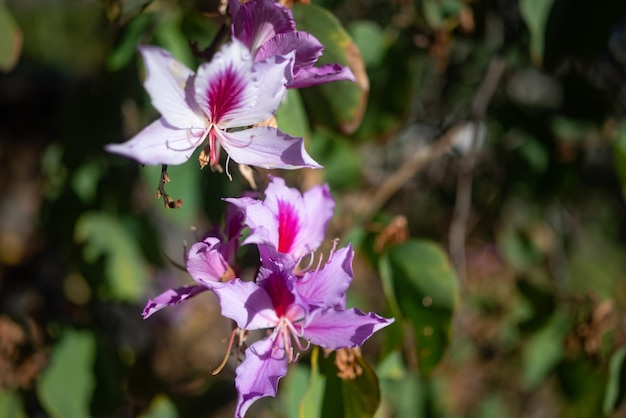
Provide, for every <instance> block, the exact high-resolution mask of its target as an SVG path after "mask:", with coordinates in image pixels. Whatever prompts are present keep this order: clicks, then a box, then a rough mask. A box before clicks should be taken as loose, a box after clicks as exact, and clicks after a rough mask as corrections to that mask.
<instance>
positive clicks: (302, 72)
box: [228, 0, 355, 88]
mask: <svg viewBox="0 0 626 418" xmlns="http://www.w3.org/2000/svg"><path fill="white" fill-rule="evenodd" d="M228 4H229V8H230V13H231V15H232V17H233V25H232V35H233V38H236V39H239V40H240V41H242V42H243V43H244V44H245V45H246V46H247V47H248V48H249V49H250V52H251V53H252V55H253V56H254V61H255V62H264V61H267V60H269V59H271V57H274V56H277V55H279V56H282V55H287V54H289V53H290V52H291V51H295V62H294V65H293V79H292V80H291V81H290V82H289V83H288V84H287V87H288V88H301V87H310V86H315V85H318V84H322V83H328V82H331V81H338V80H349V81H355V78H354V75H353V74H352V71H350V69H349V68H347V67H343V66H341V65H339V64H326V65H322V66H320V67H314V66H313V65H314V64H315V63H316V62H317V60H318V59H319V57H321V56H322V53H323V51H324V46H323V45H322V44H321V43H320V42H319V41H318V40H317V39H316V38H315V37H314V36H313V35H311V34H310V33H307V32H303V31H297V30H296V24H295V21H294V19H293V14H292V13H291V10H289V8H287V7H285V6H283V5H281V4H280V3H277V2H275V1H274V0H250V1H247V2H246V3H244V4H242V3H241V2H240V0H229V1H228Z"/></svg>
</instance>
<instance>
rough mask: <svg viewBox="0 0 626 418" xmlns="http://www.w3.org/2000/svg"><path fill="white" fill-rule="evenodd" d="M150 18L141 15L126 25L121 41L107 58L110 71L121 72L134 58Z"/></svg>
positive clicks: (149, 15)
mask: <svg viewBox="0 0 626 418" xmlns="http://www.w3.org/2000/svg"><path fill="white" fill-rule="evenodd" d="M152 17H153V16H152V14H151V13H143V14H141V15H139V16H137V17H136V18H135V19H133V20H132V21H131V22H130V23H129V24H128V27H127V28H126V30H125V31H124V34H123V35H122V38H121V40H120V41H119V42H118V44H117V45H116V46H115V48H114V49H113V51H111V53H110V54H109V56H108V58H107V68H108V69H109V70H110V71H118V70H121V69H122V68H124V67H126V66H127V65H128V64H129V63H130V62H131V60H132V59H133V57H135V55H136V54H137V46H138V45H139V41H140V40H141V37H142V36H143V34H144V33H145V32H146V30H147V29H148V27H149V25H150V22H151V21H152Z"/></svg>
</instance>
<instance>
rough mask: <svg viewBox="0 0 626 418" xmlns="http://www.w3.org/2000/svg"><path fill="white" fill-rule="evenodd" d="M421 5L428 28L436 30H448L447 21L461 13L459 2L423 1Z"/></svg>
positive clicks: (446, 0) (443, 0)
mask: <svg viewBox="0 0 626 418" xmlns="http://www.w3.org/2000/svg"><path fill="white" fill-rule="evenodd" d="M422 5H423V6H422V7H423V13H424V18H425V19H426V21H427V22H428V26H430V27H431V28H432V29H436V30H449V27H450V25H449V24H448V23H447V21H448V20H449V18H451V17H454V18H456V17H457V16H458V15H459V13H460V12H461V2H460V1H459V0H423V3H422Z"/></svg>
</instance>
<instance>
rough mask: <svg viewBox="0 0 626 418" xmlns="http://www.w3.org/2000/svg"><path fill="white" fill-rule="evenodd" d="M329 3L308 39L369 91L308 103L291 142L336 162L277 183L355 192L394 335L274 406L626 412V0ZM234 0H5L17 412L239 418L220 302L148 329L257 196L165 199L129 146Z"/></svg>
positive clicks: (310, 378)
mask: <svg viewBox="0 0 626 418" xmlns="http://www.w3.org/2000/svg"><path fill="white" fill-rule="evenodd" d="M313 3H314V4H301V3H297V4H295V5H294V7H293V11H294V15H295V17H296V22H297V27H298V29H299V30H307V31H310V32H311V33H313V34H314V35H315V36H317V37H318V38H319V39H320V40H321V41H322V43H324V45H325V47H326V49H325V53H324V56H323V59H322V61H321V62H324V63H328V62H340V63H342V64H348V65H350V66H351V68H352V70H353V71H354V72H355V75H356V76H357V81H358V82H357V83H355V84H352V83H349V82H339V83H332V84H328V85H324V86H319V87H314V88H307V89H302V90H300V91H289V93H288V95H287V98H286V100H285V102H284V103H283V105H282V106H281V108H280V109H279V111H278V113H277V115H276V119H277V122H278V125H279V126H280V127H281V129H283V130H285V131H286V132H288V133H290V134H292V135H298V136H303V137H304V138H305V139H306V146H307V149H309V150H310V152H311V154H312V155H313V156H314V157H315V159H316V160H318V161H320V162H321V163H322V164H323V165H324V166H325V169H324V170H323V171H321V170H320V171H313V170H301V171H297V172H289V173H279V172H272V174H276V175H283V176H285V177H286V178H287V181H288V183H289V184H290V185H292V186H301V187H303V188H306V187H308V186H310V185H311V184H314V183H318V182H321V181H325V182H328V183H329V184H330V187H331V191H332V193H333V196H334V197H335V198H336V199H337V213H336V216H335V218H334V219H333V221H332V222H331V225H330V226H329V230H328V239H329V241H330V240H331V239H332V238H335V237H336V238H339V239H340V240H341V241H342V242H343V243H345V242H347V241H348V240H352V242H353V245H354V247H355V250H356V252H357V258H356V260H355V272H356V276H355V280H354V284H353V288H352V289H351V290H350V292H351V294H350V295H349V300H358V301H359V305H361V306H363V304H365V306H363V307H364V308H365V310H376V311H377V312H380V313H383V312H384V313H385V315H386V316H395V317H396V322H395V323H394V324H393V325H392V326H390V327H388V328H386V329H385V331H384V332H382V333H381V334H382V335H381V336H376V337H375V338H373V339H372V341H371V342H368V343H367V344H366V345H365V346H364V347H363V353H362V357H356V359H355V360H354V361H355V363H354V364H355V365H356V366H358V368H359V369H360V370H361V374H359V375H358V376H357V377H356V378H355V379H353V380H349V379H347V380H342V379H340V378H339V377H338V376H337V371H338V370H337V367H336V365H335V363H334V359H335V358H336V357H335V356H336V355H337V354H334V353H333V354H330V355H329V356H326V354H325V353H323V352H322V351H318V350H314V351H313V352H311V353H309V354H307V355H305V356H304V357H303V358H302V359H300V361H299V363H298V364H296V365H292V370H291V371H290V373H289V374H288V376H287V377H286V378H285V379H283V380H282V381H281V383H280V386H279V397H278V399H264V400H262V401H261V402H258V403H257V404H255V405H254V406H253V408H252V409H251V410H250V414H249V415H250V416H261V415H262V416H284V417H292V416H303V417H313V416H344V417H356V416H359V417H365V416H376V417H377V418H383V417H391V416H400V417H405V416H406V417H416V418H420V417H487V418H488V417H493V418H502V417H525V416H535V415H541V416H554V417H585V418H586V417H596V416H622V415H623V414H624V411H625V410H626V409H625V408H626V406H625V403H624V394H625V393H626V389H625V388H626V372H625V370H626V367H624V358H625V354H624V346H626V332H625V330H626V326H625V325H626V324H625V322H624V318H626V316H625V313H626V256H625V255H624V254H625V251H626V200H625V199H626V116H624V115H625V112H624V110H626V87H625V86H626V3H624V2H619V1H611V0H599V1H597V2H586V1H584V0H551V1H533V0H519V1H514V0H511V1H497V2H493V1H486V0H476V1H464V0H414V1H404V0H403V1H397V2H375V1H371V0H359V1H354V0H320V1H314V2H313ZM218 6H219V4H218V2H217V1H193V0H183V1H173V0H153V1H149V0H148V1H146V0H137V1H120V0H106V1H102V2H96V1H83V2H75V1H69V0H58V1H40V0H39V1H38V0H28V1H17V0H9V1H7V2H0V71H2V74H1V75H0V115H1V116H0V121H1V122H0V163H1V164H2V168H3V171H2V174H3V182H2V184H1V185H0V342H2V347H0V365H2V367H3V369H2V370H3V372H2V376H1V377H0V417H4V416H6V417H22V416H24V417H25V416H32V417H35V416H52V417H68V418H72V417H86V416H94V417H100V416H141V417H146V418H152V417H174V416H181V417H189V416H191V417H201V416H206V417H209V416H224V415H226V416H227V415H229V414H231V413H232V410H233V402H234V400H235V398H236V394H235V392H234V388H233V384H232V380H233V376H234V367H235V366H236V364H235V363H234V361H233V362H232V363H229V365H228V366H227V367H226V369H225V370H224V371H223V372H222V373H221V374H220V375H218V376H212V375H210V373H209V370H211V369H212V368H213V367H215V365H216V364H219V362H220V361H221V359H222V357H223V355H224V351H225V350H226V345H225V343H224V342H223V340H224V339H225V338H226V337H227V333H228V329H229V324H227V323H225V322H224V321H220V319H219V315H218V312H217V305H216V300H215V298H213V297H212V296H210V295H202V296H198V297H197V298H196V299H194V300H193V301H190V302H188V303H185V304H182V305H179V306H176V307H171V308H169V309H167V310H165V311H163V312H160V313H159V314H157V315H155V316H154V317H152V318H150V319H149V320H148V321H142V319H141V316H140V314H141V310H142V308H143V305H144V302H145V301H146V300H147V299H148V298H150V297H153V296H154V295H156V294H158V293H160V292H161V291H163V290H165V289H167V288H170V287H176V286H178V285H181V284H187V283H190V278H189V277H188V275H186V274H185V273H184V272H181V271H180V270H179V269H178V268H177V267H176V265H181V264H183V262H184V260H183V254H184V251H185V248H186V246H187V245H189V244H191V243H193V242H195V241H196V240H197V239H198V238H199V237H201V236H202V235H203V234H204V232H205V231H206V230H207V229H209V228H210V227H212V226H215V225H217V224H219V223H220V222H221V221H222V219H223V214H224V208H225V204H224V202H223V201H221V198H222V197H234V196H238V195H240V193H242V192H243V191H245V190H249V186H248V184H247V182H246V181H245V180H244V179H243V178H242V176H241V175H240V174H239V173H238V172H237V170H236V168H235V167H236V166H235V165H234V164H232V165H231V172H232V174H233V181H229V180H228V178H227V177H226V176H225V175H223V174H219V173H211V172H208V171H207V170H202V171H201V170H200V169H199V165H198V164H197V162H196V161H197V160H196V158H195V157H192V158H191V160H190V161H189V162H188V163H187V164H184V165H181V166H177V167H169V169H168V172H169V174H170V176H171V179H172V181H171V183H169V184H168V185H167V186H166V187H167V191H168V193H170V194H171V195H172V196H173V197H174V198H175V199H179V198H180V199H182V200H183V207H182V209H179V210H166V209H164V208H163V204H162V202H160V201H159V200H157V199H156V198H155V197H154V196H155V191H156V188H157V184H158V180H159V176H160V169H159V167H141V166H138V165H137V164H136V163H134V162H133V161H130V160H127V159H124V158H122V157H119V156H114V155H108V154H106V153H105V152H104V151H103V146H104V145H105V144H107V143H110V142H122V141H124V140H125V139H128V138H130V137H131V136H132V135H133V134H134V133H136V132H137V131H138V130H140V129H141V128H142V127H144V126H145V125H146V124H148V123H149V122H150V121H151V120H153V119H154V118H155V117H156V111H155V110H154V109H153V108H152V107H151V105H150V100H149V98H148V96H147V94H146V93H145V91H144V90H143V88H142V86H141V80H142V79H143V77H144V70H143V67H142V63H141V60H140V59H139V58H138V54H137V52H136V47H137V46H138V45H140V44H157V45H161V46H163V47H165V48H167V49H169V50H171V51H172V53H173V54H174V55H175V56H176V57H177V58H178V59H180V60H181V61H183V62H185V63H186V64H187V65H189V66H190V67H192V68H193V67H195V66H196V65H198V64H199V63H200V62H202V61H201V59H199V58H198V57H196V56H194V53H193V49H192V48H191V47H190V45H189V41H193V42H196V43H197V46H198V48H200V49H202V48H205V47H207V46H208V45H210V44H211V42H212V41H213V39H214V37H215V36H216V34H217V33H218V32H219V29H220V27H221V25H222V24H223V23H224V22H225V21H226V20H225V18H224V17H223V16H220V15H219V13H218ZM22 40H23V42H22ZM494 63H495V64H494ZM499 64H501V67H498V65H499ZM493 68H496V69H497V68H501V71H500V72H497V71H494V70H493ZM476 126H484V131H481V132H482V133H480V134H479V131H480V130H479V129H468V127H476ZM481 129H482V128H481ZM468 132H469V134H468ZM479 137H480V138H479ZM266 175H267V171H265V170H259V171H257V172H255V178H256V180H257V182H258V184H259V188H260V190H261V191H262V190H263V188H264V185H265V184H266V183H267V176H266ZM400 175H402V176H400ZM398 178H400V179H401V181H397V179H398ZM464 208H466V209H467V210H466V211H464ZM459 226H460V227H461V228H460V229H459ZM459 231H461V232H460V237H461V239H460V240H459ZM245 251H247V252H245ZM244 252H245V253H244V254H243V255H242V257H241V258H242V259H241V260H240V261H241V263H242V265H245V266H246V267H247V270H245V271H244V272H242V274H247V275H248V276H250V275H252V274H253V270H254V266H255V264H254V261H255V257H256V255H255V254H254V253H253V251H250V250H249V249H248V250H244ZM356 366H355V367H356Z"/></svg>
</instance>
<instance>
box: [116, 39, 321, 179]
mask: <svg viewBox="0 0 626 418" xmlns="http://www.w3.org/2000/svg"><path fill="white" fill-rule="evenodd" d="M140 51H141V54H142V56H143V59H144V62H145V66H146V70H147V78H146V80H145V83H144V86H145V88H146V90H147V91H148V94H149V95H150V98H151V99H152V104H153V105H154V107H155V108H156V109H157V110H158V111H159V112H160V113H161V118H160V119H158V120H156V121H155V122H153V123H151V124H150V125H148V127H146V128H145V129H144V130H142V131H141V132H139V133H138V134H137V135H136V136H135V137H133V138H132V139H130V140H129V141H127V142H125V143H122V144H109V145H108V146H107V147H106V149H107V150H108V151H110V152H113V153H118V154H122V155H125V156H128V157H131V158H134V159H136V160H137V161H139V162H140V163H143V164H155V165H158V164H181V163H183V162H185V161H187V160H188V159H189V158H190V157H191V155H192V154H193V152H194V150H195V149H196V148H197V147H199V146H202V145H203V144H205V142H206V143H207V144H206V146H205V147H204V148H203V152H202V153H201V154H200V163H201V164H202V165H203V166H204V165H206V164H207V163H208V164H210V166H211V167H212V168H215V169H218V170H219V169H221V167H220V165H219V156H220V149H221V148H224V149H225V150H226V152H227V153H228V155H229V157H230V158H231V159H232V160H233V161H235V162H237V163H239V164H247V165H252V166H259V167H263V168H283V169H295V168H302V167H313V168H319V167H320V166H319V164H317V163H316V162H315V161H314V160H313V159H312V158H311V157H310V156H309V155H308V154H307V153H306V151H305V150H304V145H303V139H302V138H294V137H291V136H289V135H287V134H285V133H284V132H281V131H280V130H278V129H276V128H273V127H269V126H256V127H255V126H254V125H256V124H260V123H261V122H264V121H266V120H267V119H269V118H270V117H272V115H273V114H274V113H275V112H276V110H277V109H278V106H279V105H280V103H281V101H282V100H283V97H284V96H285V92H286V87H285V84H287V83H288V82H289V81H290V80H291V78H292V71H293V70H292V68H293V62H294V53H291V54H284V55H275V56H273V57H271V58H270V59H268V60H265V61H264V62H263V63H258V64H255V63H254V61H253V59H252V56H251V55H250V52H249V50H248V49H247V47H246V46H244V45H243V44H242V43H241V42H240V41H238V40H236V39H235V40H233V42H232V43H230V44H227V45H225V46H224V47H223V48H222V49H221V51H220V52H218V53H217V54H216V55H215V56H214V58H213V60H211V61H210V62H208V63H204V64H202V65H200V67H199V68H198V71H197V73H195V74H194V73H193V72H192V71H191V70H190V69H188V68H187V67H185V66H184V65H183V64H181V63H180V62H178V61H176V60H175V59H174V58H173V57H172V55H171V54H170V53H169V52H167V51H165V50H163V49H161V48H158V47H152V46H144V47H141V48H140ZM227 168H228V167H227Z"/></svg>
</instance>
